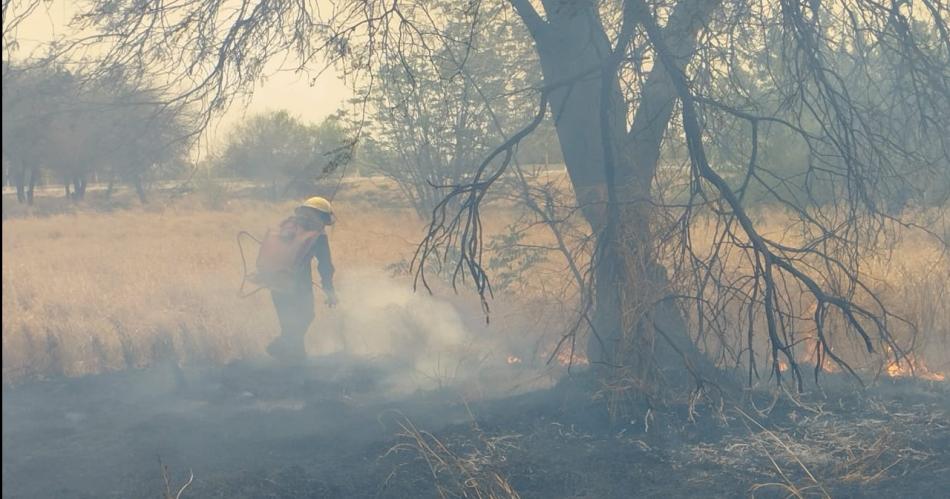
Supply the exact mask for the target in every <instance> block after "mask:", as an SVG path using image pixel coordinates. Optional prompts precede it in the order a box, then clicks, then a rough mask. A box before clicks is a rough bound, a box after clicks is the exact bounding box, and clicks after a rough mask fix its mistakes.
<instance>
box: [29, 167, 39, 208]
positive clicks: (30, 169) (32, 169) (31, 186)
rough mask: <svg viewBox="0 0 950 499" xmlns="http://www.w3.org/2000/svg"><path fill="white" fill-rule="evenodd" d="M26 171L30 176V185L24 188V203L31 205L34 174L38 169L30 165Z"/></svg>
mask: <svg viewBox="0 0 950 499" xmlns="http://www.w3.org/2000/svg"><path fill="white" fill-rule="evenodd" d="M26 173H27V174H28V175H29V176H30V185H29V187H28V188H27V190H26V204H28V205H30V206H33V192H34V191H35V190H36V176H37V175H38V174H39V171H38V170H37V168H36V167H35V166H31V167H29V168H27V169H26Z"/></svg>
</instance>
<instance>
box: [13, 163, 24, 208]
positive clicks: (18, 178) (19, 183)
mask: <svg viewBox="0 0 950 499" xmlns="http://www.w3.org/2000/svg"><path fill="white" fill-rule="evenodd" d="M13 175H14V177H13V180H14V182H15V183H16V200H17V202H18V203H25V202H26V167H25V166H22V165H17V166H16V170H15V171H14V173H13Z"/></svg>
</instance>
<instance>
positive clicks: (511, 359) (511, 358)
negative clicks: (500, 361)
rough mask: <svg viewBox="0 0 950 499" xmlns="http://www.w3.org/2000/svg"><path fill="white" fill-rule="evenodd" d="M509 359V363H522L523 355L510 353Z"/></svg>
mask: <svg viewBox="0 0 950 499" xmlns="http://www.w3.org/2000/svg"><path fill="white" fill-rule="evenodd" d="M507 360H508V365H514V364H520V363H521V357H518V356H517V355H509V356H508V359H507Z"/></svg>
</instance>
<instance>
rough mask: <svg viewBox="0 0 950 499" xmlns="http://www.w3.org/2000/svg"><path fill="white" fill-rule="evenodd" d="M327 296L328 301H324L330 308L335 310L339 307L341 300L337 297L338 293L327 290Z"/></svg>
mask: <svg viewBox="0 0 950 499" xmlns="http://www.w3.org/2000/svg"><path fill="white" fill-rule="evenodd" d="M326 295H327V299H326V300H325V301H324V303H326V305H327V306H328V307H330V308H333V307H335V306H336V305H337V303H339V302H340V300H339V299H338V298H337V296H336V291H333V290H332V289H331V290H327V291H326Z"/></svg>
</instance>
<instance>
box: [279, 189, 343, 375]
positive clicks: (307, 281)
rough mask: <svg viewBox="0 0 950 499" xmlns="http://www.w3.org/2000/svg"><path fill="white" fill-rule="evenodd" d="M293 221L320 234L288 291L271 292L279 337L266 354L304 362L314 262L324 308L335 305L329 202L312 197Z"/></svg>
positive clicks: (312, 314)
mask: <svg viewBox="0 0 950 499" xmlns="http://www.w3.org/2000/svg"><path fill="white" fill-rule="evenodd" d="M294 217H295V219H296V222H297V223H298V224H299V225H300V226H301V227H303V228H305V229H307V230H314V231H318V232H320V235H319V236H318V237H317V239H316V240H315V241H314V244H313V246H312V248H313V249H312V250H311V251H310V255H309V256H307V258H306V259H305V263H304V264H302V265H300V268H299V269H297V270H295V278H294V283H293V285H292V287H291V289H287V290H277V289H272V290H271V298H272V299H273V301H274V308H275V309H276V310H277V318H278V320H279V321H280V336H279V337H278V338H277V339H276V340H274V341H273V342H272V343H271V344H270V345H269V346H268V347H267V353H268V354H270V355H271V356H272V357H274V358H276V359H279V360H282V361H285V362H301V361H303V360H305V359H306V357H307V353H306V349H305V346H304V337H305V336H306V334H307V329H308V328H309V327H310V323H312V322H313V319H314V307H313V300H314V296H313V277H312V275H311V272H312V271H311V265H310V262H311V260H313V258H316V259H317V271H318V272H319V273H320V285H321V287H322V288H323V292H324V295H325V296H326V300H325V303H326V305H327V306H328V307H331V308H332V307H334V306H336V304H337V295H336V291H334V289H333V262H332V260H331V258H330V242H329V239H328V238H327V235H326V231H325V228H326V227H327V226H329V225H333V222H334V221H335V219H334V215H333V208H332V206H330V202H329V201H327V200H326V199H324V198H322V197H312V198H310V199H307V200H306V201H304V202H303V204H301V205H300V206H298V207H297V209H296V210H295V211H294Z"/></svg>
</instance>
